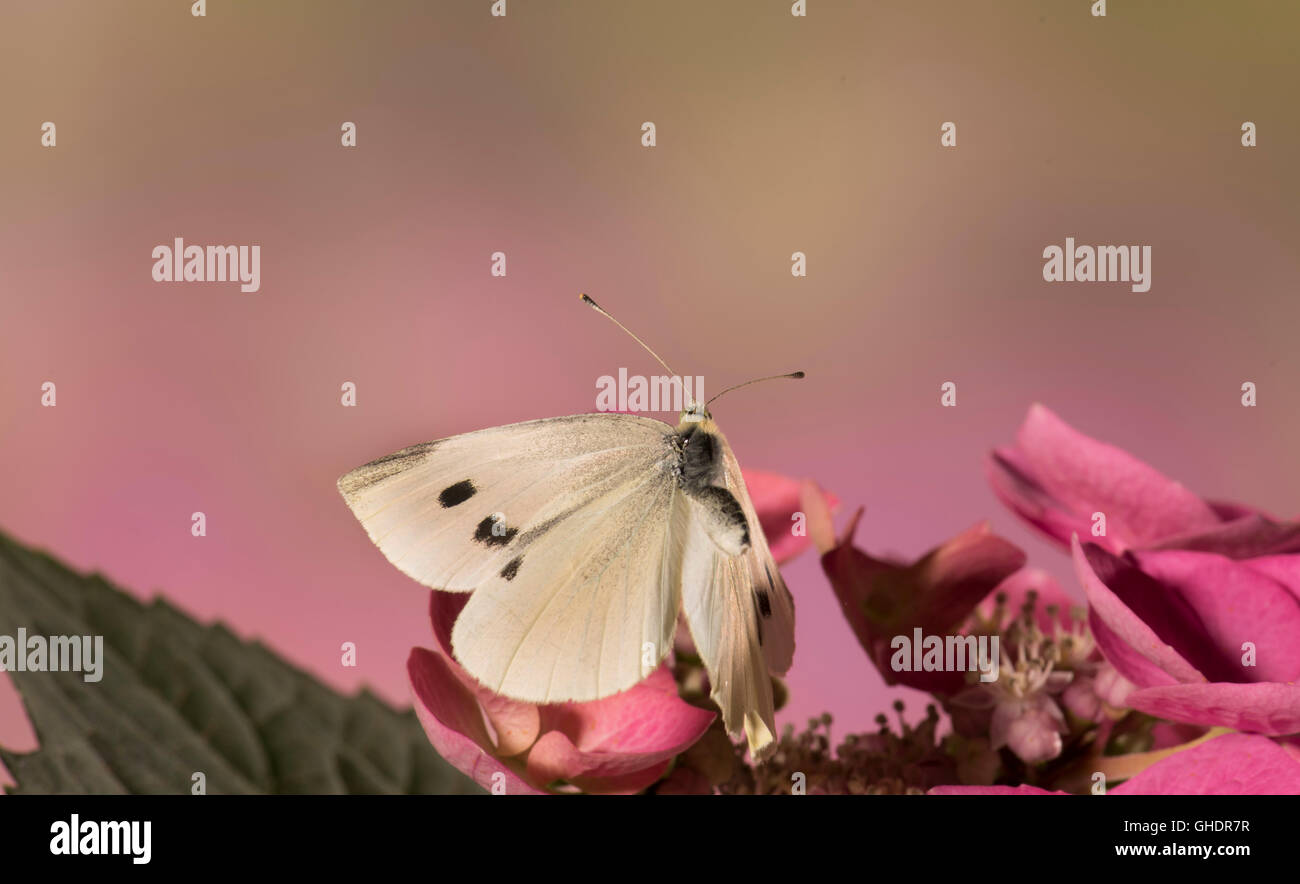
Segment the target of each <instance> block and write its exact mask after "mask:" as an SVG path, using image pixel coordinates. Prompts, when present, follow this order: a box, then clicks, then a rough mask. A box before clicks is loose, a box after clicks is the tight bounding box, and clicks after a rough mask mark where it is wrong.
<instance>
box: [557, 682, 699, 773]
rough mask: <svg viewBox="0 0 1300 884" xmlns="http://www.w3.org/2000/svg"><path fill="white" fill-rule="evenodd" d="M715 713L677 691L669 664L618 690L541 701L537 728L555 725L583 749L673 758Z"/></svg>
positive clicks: (641, 761) (646, 759)
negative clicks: (575, 699) (579, 699)
mask: <svg viewBox="0 0 1300 884" xmlns="http://www.w3.org/2000/svg"><path fill="white" fill-rule="evenodd" d="M714 717H715V715H714V713H713V712H711V711H709V710H707V709H701V708H699V707H698V706H692V705H691V704H689V703H687V702H685V701H683V700H682V699H681V698H680V697H678V696H677V684H676V682H675V681H673V677H672V673H671V672H669V670H668V667H667V666H666V665H665V666H660V667H659V668H658V669H657V670H655V671H654V672H653V673H651V674H650V676H649V677H647V678H646V679H645V680H644V681H642V682H640V683H639V684H636V685H634V686H633V687H631V688H629V689H628V690H626V691H623V692H622V693H618V694H614V695H613V696H611V697H606V698H604V699H603V700H593V701H591V702H589V703H561V704H556V705H553V706H543V707H542V730H543V731H560V732H561V733H563V734H564V735H565V736H566V737H567V738H568V739H569V740H570V741H571V742H572V744H573V745H574V746H575V747H576V748H577V749H578V750H579V751H580V752H584V753H608V754H611V755H619V756H624V757H628V758H633V759H638V760H637V761H636V762H635V765H636V766H638V767H644V766H646V765H648V764H649V763H651V761H660V760H663V759H667V758H672V757H673V756H674V755H677V754H678V753H679V752H682V751H684V750H685V749H686V748H687V747H688V746H690V745H691V744H692V743H694V742H695V741H696V740H698V739H699V738H700V737H701V736H702V735H703V734H704V732H705V731H706V730H708V728H709V725H710V724H711V723H712V722H713V719H714Z"/></svg>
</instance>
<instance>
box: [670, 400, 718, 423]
mask: <svg viewBox="0 0 1300 884" xmlns="http://www.w3.org/2000/svg"><path fill="white" fill-rule="evenodd" d="M711 420H713V415H711V414H709V409H708V406H706V405H705V404H704V403H702V402H687V403H686V407H685V408H683V409H682V414H681V417H679V418H678V420H677V422H678V424H679V425H681V426H689V425H690V424H696V423H699V422H700V421H711Z"/></svg>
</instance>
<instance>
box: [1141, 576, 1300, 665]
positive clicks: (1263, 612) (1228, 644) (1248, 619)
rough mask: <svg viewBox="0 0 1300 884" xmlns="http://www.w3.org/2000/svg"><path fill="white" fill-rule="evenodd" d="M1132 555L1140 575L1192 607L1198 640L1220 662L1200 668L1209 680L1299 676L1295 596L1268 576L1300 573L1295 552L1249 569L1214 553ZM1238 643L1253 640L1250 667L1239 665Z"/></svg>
mask: <svg viewBox="0 0 1300 884" xmlns="http://www.w3.org/2000/svg"><path fill="white" fill-rule="evenodd" d="M1134 557H1135V558H1136V560H1137V563H1138V565H1139V567H1141V569H1142V570H1143V571H1144V572H1145V573H1147V574H1149V575H1150V576H1152V577H1154V578H1155V579H1156V580H1158V581H1160V582H1161V583H1162V584H1163V585H1164V586H1165V587H1167V588H1168V589H1169V590H1170V591H1171V592H1175V593H1177V594H1178V595H1180V596H1181V597H1182V598H1183V599H1184V600H1185V601H1186V602H1187V604H1188V605H1190V606H1191V608H1192V609H1193V610H1194V611H1195V614H1196V618H1197V622H1198V625H1200V626H1201V627H1202V629H1203V633H1202V635H1203V637H1202V638H1199V639H1198V641H1200V642H1202V643H1203V644H1205V645H1208V646H1212V647H1213V649H1214V650H1216V651H1217V656H1218V657H1219V658H1220V659H1221V660H1222V661H1224V663H1225V665H1224V666H1222V667H1220V668H1219V669H1218V670H1217V671H1216V670H1214V669H1210V668H1206V667H1205V666H1202V667H1201V671H1203V672H1205V673H1206V675H1209V676H1210V677H1211V678H1213V680H1215V681H1293V680H1295V679H1296V678H1300V599H1297V598H1296V596H1295V595H1293V594H1292V593H1291V591H1289V590H1288V589H1287V588H1286V587H1285V586H1284V585H1282V584H1281V583H1279V582H1278V581H1277V580H1275V579H1273V577H1271V576H1268V574H1269V571H1270V570H1272V571H1275V572H1277V573H1279V574H1280V575H1283V576H1286V577H1290V578H1293V579H1294V578H1297V577H1300V556H1280V557H1276V558H1274V559H1272V560H1266V561H1264V562H1263V563H1262V564H1257V565H1255V566H1254V567H1248V566H1247V565H1246V563H1238V562H1234V561H1233V560H1232V559H1228V558H1224V557H1223V556H1220V555H1216V554H1214V553H1201V552H1183V551H1169V552H1143V553H1136V554H1135V556H1134ZM1144 619H1146V620H1147V622H1148V623H1150V622H1151V620H1150V618H1144ZM1152 625H1153V626H1154V625H1155V624H1152ZM1244 642H1253V643H1254V644H1255V647H1256V651H1257V658H1256V665H1254V666H1243V665H1241V658H1242V653H1243V652H1242V644H1243V643H1244ZM1206 650H1210V647H1206ZM1207 659H1208V655H1207Z"/></svg>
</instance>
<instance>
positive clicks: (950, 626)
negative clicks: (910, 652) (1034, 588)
mask: <svg viewBox="0 0 1300 884" xmlns="http://www.w3.org/2000/svg"><path fill="white" fill-rule="evenodd" d="M803 507H804V511H805V512H806V513H807V515H808V533H809V535H810V536H811V537H812V538H813V542H814V543H815V544H816V545H817V549H818V550H819V551H820V552H821V554H822V569H823V570H824V571H825V572H826V576H827V577H829V578H830V582H831V587H832V589H833V590H834V592H835V596H836V598H838V599H839V601H840V605H841V607H842V608H843V609H844V617H845V619H847V620H848V622H849V626H851V627H852V629H853V633H854V635H856V636H857V639H858V642H859V643H860V644H861V645H862V647H863V649H864V650H865V651H866V652H867V656H868V657H869V658H870V660H871V662H872V663H873V664H874V665H875V667H876V669H878V670H879V671H880V674H881V675H882V676H884V678H885V682H886V683H888V684H904V685H907V686H908V687H913V688H918V689H920V690H923V691H929V692H931V693H938V694H951V693H954V692H956V691H959V690H961V688H962V687H963V686H964V684H965V674H964V673H961V672H895V671H894V670H893V667H892V666H891V665H890V658H891V657H892V656H893V654H894V650H893V648H892V647H891V642H892V641H893V639H894V637H895V636H898V635H904V636H908V637H909V638H910V637H911V636H912V635H913V634H914V633H913V630H915V629H918V628H919V629H920V630H921V632H922V634H923V635H939V636H942V635H949V634H955V633H956V632H957V630H958V628H959V627H960V626H961V625H962V623H963V622H964V621H965V620H966V619H967V617H969V616H970V614H971V612H972V611H973V610H974V609H975V606H976V605H977V604H979V602H980V601H981V600H982V599H984V598H985V597H986V596H988V595H989V593H991V592H992V591H993V590H994V589H995V588H996V587H997V586H998V585H999V584H1000V583H1002V581H1003V580H1005V579H1006V578H1007V577H1009V576H1010V575H1011V574H1013V573H1015V572H1016V571H1019V570H1020V568H1021V567H1022V566H1023V565H1024V563H1025V554H1024V553H1023V552H1021V551H1020V549H1019V548H1017V547H1016V546H1014V545H1013V544H1011V543H1009V542H1007V541H1005V540H1003V539H1002V538H1000V537H998V536H996V535H995V534H993V533H992V532H991V531H990V530H989V527H988V525H987V524H981V525H976V526H975V527H974V528H971V529H969V530H967V531H965V532H963V533H961V534H959V535H957V536H956V537H954V538H952V539H951V540H948V541H947V542H945V543H943V544H942V545H940V546H938V547H936V548H935V549H933V550H931V551H930V552H928V553H926V554H925V555H923V556H922V557H921V558H919V559H917V560H916V561H915V562H912V563H911V564H902V563H897V562H890V561H885V560H882V559H877V558H874V557H872V556H871V555H869V554H867V553H866V552H864V551H862V550H861V549H858V548H857V547H856V546H854V545H853V543H852V540H853V534H854V531H855V530H856V529H857V525H858V519H859V518H860V517H861V515H862V510H861V509H859V510H858V512H857V513H856V514H855V515H854V517H853V519H852V521H851V522H850V523H849V526H848V528H847V530H846V531H845V532H844V534H843V536H842V537H840V538H839V539H836V537H835V533H834V528H833V527H832V524H831V518H830V509H829V506H828V505H827V503H826V501H824V500H823V498H822V494H821V492H820V491H819V489H818V488H817V487H816V486H815V485H812V484H811V483H808V484H806V485H805V490H804V495H803Z"/></svg>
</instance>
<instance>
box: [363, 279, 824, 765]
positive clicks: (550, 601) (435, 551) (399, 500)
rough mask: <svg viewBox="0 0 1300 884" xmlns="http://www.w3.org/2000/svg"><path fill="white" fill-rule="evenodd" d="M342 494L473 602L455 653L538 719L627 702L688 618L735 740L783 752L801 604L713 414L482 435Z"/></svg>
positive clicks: (594, 417)
mask: <svg viewBox="0 0 1300 884" xmlns="http://www.w3.org/2000/svg"><path fill="white" fill-rule="evenodd" d="M582 298H583V300H584V301H585V302H587V303H588V304H590V305H591V306H592V307H594V308H595V309H596V310H597V311H599V312H600V313H601V314H603V315H604V316H606V317H608V318H609V319H611V320H613V321H614V322H615V323H616V324H618V325H619V327H620V328H622V327H623V326H622V324H621V323H618V321H617V320H614V318H613V317H612V316H610V315H609V314H608V313H606V312H605V311H604V310H602V309H601V308H600V307H599V306H597V305H596V303H595V302H594V301H592V300H591V299H590V298H588V297H587V296H586V295H583V296H582ZM624 331H627V329H625V328H624ZM628 334H631V332H628ZM632 337H633V338H635V339H636V340H637V342H638V343H641V341H640V339H639V338H636V336H635V335H632ZM642 346H645V345H644V344H642ZM646 349H647V350H649V348H648V347H646ZM650 352H651V355H654V351H650ZM655 358H656V359H659V357H658V356H657V355H656V356H655ZM659 361H660V364H663V365H664V368H665V369H668V366H667V365H666V364H664V363H663V360H659ZM668 371H669V374H670V375H672V374H673V373H672V370H671V369H668ZM673 376H674V377H676V376H675V375H673ZM779 377H803V373H802V372H795V373H794V374H791V375H780V376H779ZM760 380H767V379H766V378H760ZM749 383H755V382H754V381H750V382H749ZM737 386H744V384H740V385H737ZM729 389H735V387H732V388H729ZM723 392H724V393H725V392H728V390H724V391H723ZM718 395H722V394H721V393H720V394H718ZM688 399H689V397H688ZM713 399H717V396H714V397H713ZM709 401H710V402H712V401H713V400H712V399H711V400H709ZM338 486H339V491H340V492H342V494H343V498H344V500H346V501H347V504H348V506H349V507H351V508H352V512H353V513H354V514H355V515H356V517H357V518H358V519H360V520H361V524H362V525H363V526H364V527H365V529H366V532H367V533H368V534H369V535H370V539H371V540H373V541H374V542H375V544H376V545H377V546H378V547H379V549H380V550H381V551H382V552H383V553H384V555H385V556H387V557H388V560H389V561H390V562H392V563H393V564H394V565H396V566H397V567H398V568H399V569H401V570H402V571H403V572H404V573H406V574H407V575H409V576H410V577H412V578H413V579H415V580H416V581H418V582H420V583H422V584H424V585H425V586H429V587H432V588H434V589H439V590H444V591H449V592H470V591H471V590H472V591H473V594H472V595H471V596H470V598H469V601H468V602H467V603H466V605H465V608H464V610H463V612H462V613H461V615H460V617H459V619H458V620H457V621H456V625H455V628H454V630H453V632H452V651H453V654H454V655H455V657H456V659H457V661H459V663H460V664H461V665H462V666H463V667H464V668H465V670H466V671H468V672H469V673H470V674H471V675H472V676H474V678H475V679H477V680H478V681H480V682H482V683H483V684H484V685H485V686H486V687H488V688H489V689H491V690H493V691H495V692H496V693H499V694H502V695H504V696H506V697H512V698H514V699H517V700H524V701H528V702H533V703H558V702H563V701H587V700H596V699H600V698H602V697H606V696H609V695H610V694H615V693H618V692H619V691H623V690H626V689H627V688H630V687H632V686H633V685H634V684H636V683H637V682H638V681H640V680H641V679H643V678H645V677H646V676H647V675H649V674H650V673H651V672H653V671H654V670H655V669H656V668H658V666H659V665H660V663H661V662H662V660H663V658H664V657H665V656H666V655H667V654H668V652H669V651H670V650H671V648H672V644H673V635H674V631H675V627H676V623H677V617H678V613H679V612H682V611H684V612H685V615H686V622H687V625H688V626H689V628H690V632H691V637H692V639H693V640H694V642H695V646H696V648H697V650H698V652H699V655H700V657H701V659H702V660H703V661H704V665H705V667H706V669H707V670H708V674H709V682H710V684H711V685H712V694H711V696H712V699H713V700H714V702H716V703H717V704H718V707H719V708H720V709H721V710H722V716H723V721H724V723H725V725H726V728H727V730H728V732H729V733H731V734H732V735H733V736H737V737H738V736H739V734H740V732H741V730H742V729H743V731H744V733H745V735H746V737H747V739H748V744H749V749H750V752H751V754H752V755H753V756H754V757H755V758H762V757H764V756H765V755H767V754H768V753H770V752H771V751H772V750H773V749H774V748H775V729H776V726H775V722H774V716H773V708H772V682H771V678H770V675H769V673H777V674H780V673H784V672H785V671H786V670H787V669H789V667H790V662H791V658H792V656H793V654H794V602H793V600H792V599H791V597H790V593H789V591H788V590H787V589H786V586H785V582H784V581H783V580H782V579H781V574H780V571H778V570H777V566H776V563H775V562H774V561H773V559H772V553H771V551H770V550H769V549H768V545H767V540H766V538H764V536H763V530H762V527H761V526H760V525H759V522H758V516H757V514H756V513H755V511H754V505H753V503H752V502H751V501H750V498H749V492H748V491H747V490H746V489H745V482H744V479H742V478H741V474H740V464H739V463H738V462H737V461H736V456H735V455H734V454H733V453H732V451H731V446H730V445H728V444H727V439H726V437H725V436H723V434H722V431H721V430H720V429H719V428H718V425H717V424H716V423H714V421H713V418H712V416H711V415H710V414H709V411H708V408H707V404H705V405H701V404H700V403H697V402H694V401H688V402H687V403H686V407H685V408H684V409H683V411H682V413H681V419H680V423H678V425H677V426H676V427H673V426H670V425H669V424H666V423H663V422H662V421H657V420H653V419H651V418H647V417H639V416H636V415H630V414H579V415H573V416H570V417H557V418H548V419H545V420H535V421H527V422H524V423H518V424H510V425H508V426H504V427H493V428H490V429H486V430H479V431H478V432H474V433H466V434H464V435H462V436H452V437H450V438H447V439H440V440H438V441H436V442H426V443H424V444H421V445H414V446H411V447H410V448H404V449H402V450H401V451H398V452H397V453H395V454H390V455H388V456H387V457H381V458H380V459H379V460H376V461H372V462H371V463H368V464H366V465H365V466H362V467H358V468H357V469H355V470H353V471H352V472H350V473H348V474H347V475H345V476H343V477H342V478H340V479H339V482H338Z"/></svg>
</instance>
